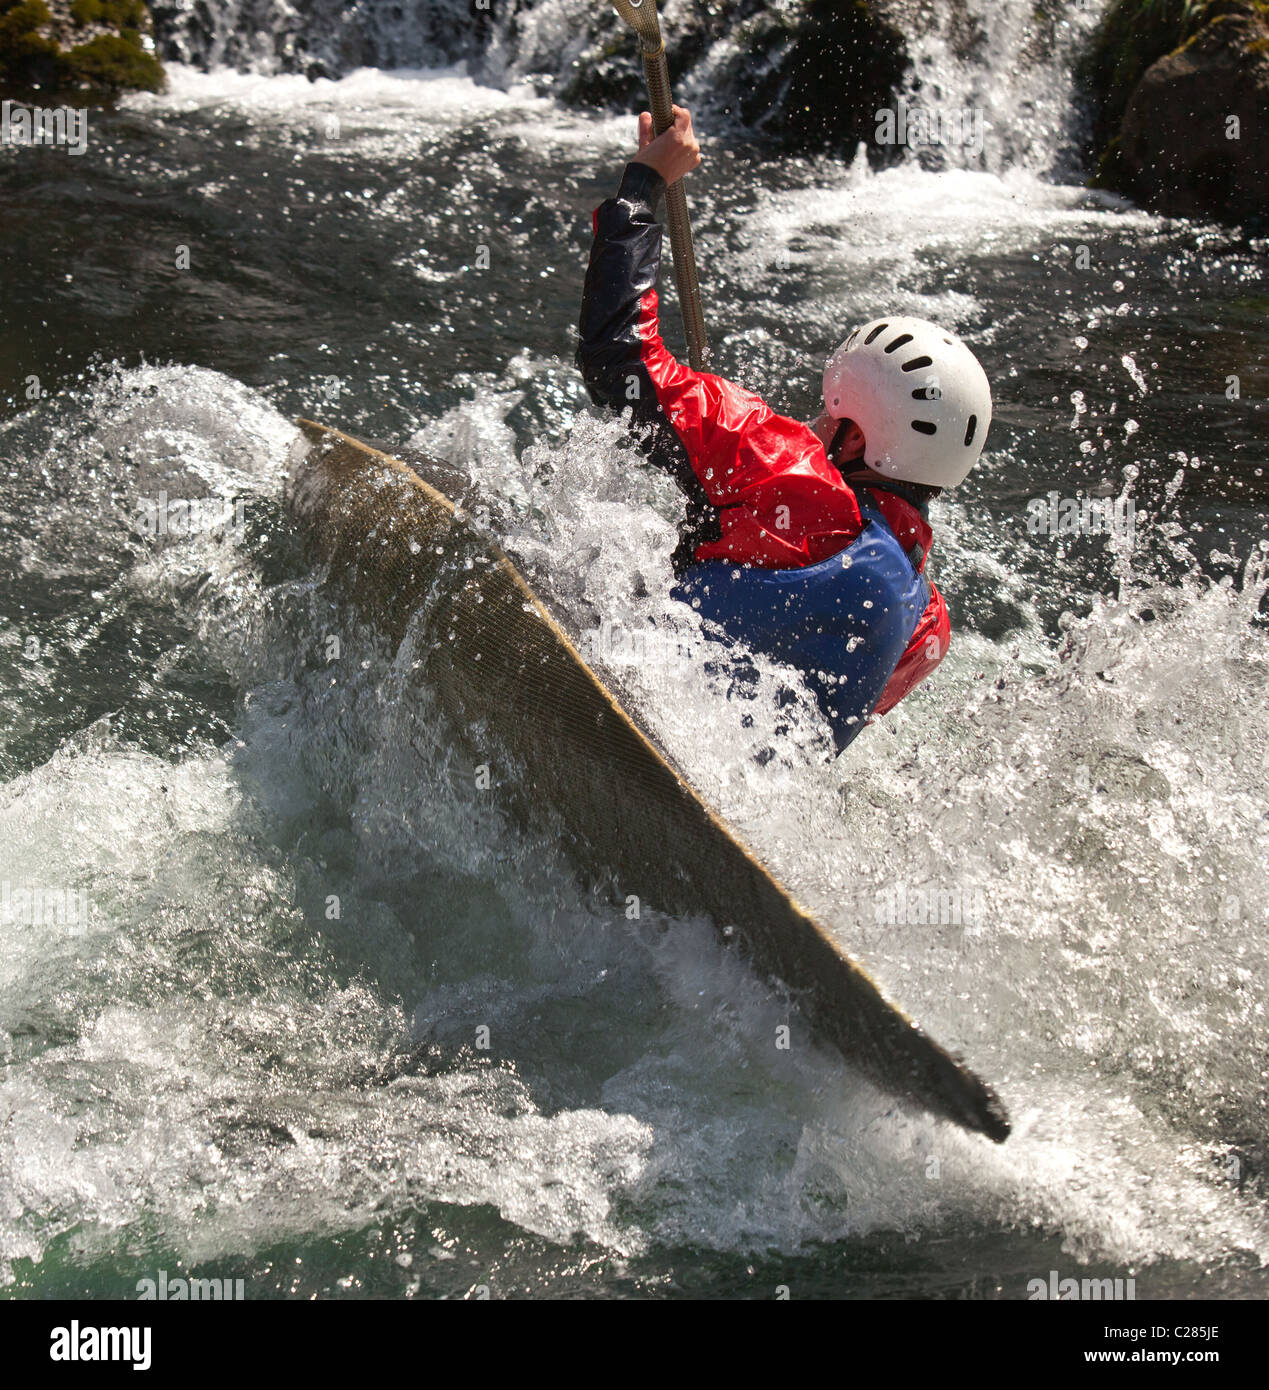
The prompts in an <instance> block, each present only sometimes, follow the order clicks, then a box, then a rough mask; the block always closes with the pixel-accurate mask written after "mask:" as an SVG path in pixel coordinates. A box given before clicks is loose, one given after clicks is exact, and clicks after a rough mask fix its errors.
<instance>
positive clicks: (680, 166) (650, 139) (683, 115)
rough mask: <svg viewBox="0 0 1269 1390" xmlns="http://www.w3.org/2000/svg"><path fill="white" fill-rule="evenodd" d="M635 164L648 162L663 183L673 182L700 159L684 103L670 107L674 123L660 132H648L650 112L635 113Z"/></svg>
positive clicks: (688, 172)
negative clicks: (636, 127)
mask: <svg viewBox="0 0 1269 1390" xmlns="http://www.w3.org/2000/svg"><path fill="white" fill-rule="evenodd" d="M634 162H635V163H636V164H648V165H650V166H651V167H652V168H653V169H655V170H656V171H657V173H658V174H660V175H661V177H662V178H663V179H664V180H665V181H666V183H677V182H678V181H679V179H681V178H682V177H683V175H684V174H690V173H691V171H692V170H693V169H695V168H696V166H697V165H698V164H699V163H700V162H701V147H700V145H699V144H698V143H697V140H696V136H695V135H694V134H693V132H692V114H691V112H690V111H688V110H687V108H686V107H684V106H676V107H675V108H674V124H673V125H672V126H670V128H669V129H668V130H665V131H663V132H662V133H661V134H660V135H657V136H653V134H652V113H651V112H649V111H641V112H640V113H639V153H638V154H637V155H635V157H634Z"/></svg>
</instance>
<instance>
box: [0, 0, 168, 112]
mask: <svg viewBox="0 0 1269 1390" xmlns="http://www.w3.org/2000/svg"><path fill="white" fill-rule="evenodd" d="M57 9H58V13H57V14H54V13H53V12H52V11H51V10H50V6H49V5H48V4H47V3H45V0H0V93H5V94H13V95H17V96H25V95H28V94H30V93H32V92H36V91H38V92H41V93H53V92H59V93H67V92H82V93H85V94H88V95H92V96H96V95H104V96H113V95H115V94H116V93H118V92H121V91H146V92H157V91H160V90H161V89H162V87H163V66H162V64H161V63H160V62H159V60H158V59H157V58H156V57H155V56H154V55H153V53H150V52H147V50H146V48H145V44H144V42H143V39H142V35H143V34H144V33H146V32H148V30H149V28H150V13H149V10H148V8H147V7H146V5H145V3H144V0H71V3H70V4H69V5H66V4H62V5H59V6H58V7H57ZM75 29H79V30H89V31H91V32H89V33H88V34H87V35H86V36H85V38H84V42H82V43H76V44H73V45H72V46H69V47H63V46H62V44H61V43H59V42H58V37H59V35H68V34H70V33H73V31H74V30H75Z"/></svg>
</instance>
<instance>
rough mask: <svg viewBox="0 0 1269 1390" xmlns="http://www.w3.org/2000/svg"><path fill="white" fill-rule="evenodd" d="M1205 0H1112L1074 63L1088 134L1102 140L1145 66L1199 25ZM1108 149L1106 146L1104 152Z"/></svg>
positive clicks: (1103, 142) (1120, 114)
mask: <svg viewBox="0 0 1269 1390" xmlns="http://www.w3.org/2000/svg"><path fill="white" fill-rule="evenodd" d="M1208 8H1209V6H1208V4H1207V2H1206V0H1116V3H1115V4H1114V5H1112V6H1111V7H1110V9H1109V10H1107V12H1106V15H1105V17H1104V18H1103V19H1102V22H1101V23H1100V24H1099V25H1098V26H1097V31H1096V33H1095V34H1094V35H1093V41H1092V44H1091V46H1090V48H1089V50H1088V52H1087V53H1086V54H1085V55H1084V59H1083V61H1082V63H1081V64H1080V67H1079V73H1078V75H1079V78H1080V81H1081V83H1082V85H1083V86H1084V88H1085V89H1086V91H1087V92H1088V94H1089V96H1090V97H1091V99H1092V102H1093V123H1094V131H1093V136H1094V140H1095V142H1096V144H1097V145H1098V147H1103V146H1105V145H1106V143H1107V141H1108V140H1109V138H1110V136H1111V135H1112V134H1113V132H1115V131H1116V130H1118V129H1119V123H1120V121H1121V120H1122V119H1123V115H1124V111H1125V110H1126V109H1127V106H1128V99H1129V97H1131V96H1132V94H1133V90H1134V89H1135V88H1136V86H1137V83H1138V82H1140V81H1141V78H1142V75H1143V74H1144V73H1145V71H1146V69H1147V68H1149V67H1151V66H1152V65H1153V64H1155V63H1157V62H1158V61H1159V59H1160V58H1162V57H1164V56H1165V55H1166V54H1168V53H1171V52H1172V51H1173V49H1175V48H1179V47H1180V46H1181V44H1183V43H1184V42H1185V41H1186V40H1187V39H1189V38H1192V37H1193V36H1194V35H1195V34H1196V33H1197V32H1198V31H1199V29H1200V28H1201V27H1202V26H1203V23H1204V21H1205V20H1206V18H1207V13H1206V12H1207V10H1208ZM1108 153H1109V151H1108Z"/></svg>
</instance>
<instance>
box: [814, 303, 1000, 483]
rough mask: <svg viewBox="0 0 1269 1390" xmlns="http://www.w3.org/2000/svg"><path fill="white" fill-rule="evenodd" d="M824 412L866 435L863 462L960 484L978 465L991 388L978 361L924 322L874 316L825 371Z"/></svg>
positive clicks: (904, 476) (896, 473)
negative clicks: (854, 426)
mask: <svg viewBox="0 0 1269 1390" xmlns="http://www.w3.org/2000/svg"><path fill="white" fill-rule="evenodd" d="M824 408H825V409H826V410H827V411H828V413H829V414H830V415H831V416H832V417H833V418H834V419H835V420H853V421H854V422H855V423H856V424H857V425H858V426H859V428H860V429H861V430H863V432H864V441H865V443H864V462H865V463H866V464H867V465H868V467H869V468H873V469H875V470H876V471H877V472H878V473H885V474H888V475H889V476H890V477H892V478H899V479H901V480H903V481H904V482H908V483H923V484H925V485H926V486H927V487H955V486H956V484H957V483H959V482H963V481H964V479H965V476H966V474H967V473H968V472H969V470H970V469H971V468H973V466H974V464H975V463H977V462H978V456H979V454H981V453H982V451H983V443H984V441H985V440H986V438H987V429H988V426H989V425H990V424H991V387H990V386H988V384H987V374H986V373H985V372H984V371H983V369H982V367H981V366H979V364H978V359H977V358H976V357H975V356H974V354H973V353H972V352H970V350H969V349H968V348H967V347H966V346H965V344H964V343H962V342H961V340H960V339H959V338H955V337H953V336H952V335H951V334H950V333H948V332H947V330H946V329H943V328H940V327H939V326H938V325H937V324H933V323H927V322H926V320H925V319H913V318H907V317H905V316H903V315H901V314H898V315H895V316H894V317H893V318H886V319H874V320H873V322H872V323H866V324H864V325H863V327H862V328H857V329H855V331H854V332H853V333H852V334H851V335H850V337H849V338H847V339H846V341H845V342H844V343H843V344H842V345H841V347H839V348H838V349H837V351H836V352H834V353H833V355H832V356H831V357H830V358H829V359H828V363H827V365H826V366H825V368H824Z"/></svg>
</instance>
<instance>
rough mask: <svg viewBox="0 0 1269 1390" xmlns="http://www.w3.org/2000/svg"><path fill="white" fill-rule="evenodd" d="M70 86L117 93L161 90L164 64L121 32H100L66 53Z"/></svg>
mask: <svg viewBox="0 0 1269 1390" xmlns="http://www.w3.org/2000/svg"><path fill="white" fill-rule="evenodd" d="M62 67H63V71H64V73H65V74H66V79H67V82H68V85H71V86H76V87H100V88H104V89H105V90H107V91H113V92H125V91H126V92H158V91H162V89H163V66H162V64H161V63H160V62H159V60H158V59H157V58H156V57H154V55H153V54H151V53H147V52H146V51H145V49H143V48H142V47H141V46H140V45H139V44H137V43H135V42H129V41H128V40H127V39H126V38H124V37H123V35H121V34H99V35H98V36H97V37H96V38H95V39H90V40H89V41H88V42H87V43H81V44H78V45H77V46H76V47H75V48H72V49H71V50H70V51H69V52H67V53H64V54H63V55H62Z"/></svg>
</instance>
